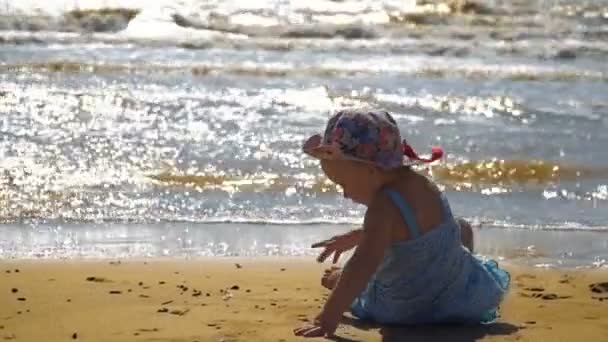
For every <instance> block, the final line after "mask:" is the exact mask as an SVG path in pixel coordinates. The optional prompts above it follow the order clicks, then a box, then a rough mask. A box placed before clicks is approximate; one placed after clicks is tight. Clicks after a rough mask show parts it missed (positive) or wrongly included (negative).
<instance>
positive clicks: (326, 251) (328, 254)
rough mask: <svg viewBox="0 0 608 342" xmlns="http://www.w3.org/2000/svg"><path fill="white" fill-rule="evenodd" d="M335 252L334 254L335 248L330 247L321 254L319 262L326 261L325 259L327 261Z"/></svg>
mask: <svg viewBox="0 0 608 342" xmlns="http://www.w3.org/2000/svg"><path fill="white" fill-rule="evenodd" d="M333 252H334V249H333V248H330V247H327V248H325V249H324V250H323V252H321V254H319V256H318V257H317V261H318V262H323V261H325V259H327V257H329V256H330V255H331V254H332V253H333Z"/></svg>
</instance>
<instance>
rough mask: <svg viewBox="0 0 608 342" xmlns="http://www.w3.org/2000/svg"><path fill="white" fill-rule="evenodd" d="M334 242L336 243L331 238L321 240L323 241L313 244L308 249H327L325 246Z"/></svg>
mask: <svg viewBox="0 0 608 342" xmlns="http://www.w3.org/2000/svg"><path fill="white" fill-rule="evenodd" d="M334 242H336V240H334V239H333V238H331V239H329V240H323V241H320V242H316V243H313V244H312V245H311V246H310V247H311V248H319V247H327V246H329V245H331V244H332V243H334Z"/></svg>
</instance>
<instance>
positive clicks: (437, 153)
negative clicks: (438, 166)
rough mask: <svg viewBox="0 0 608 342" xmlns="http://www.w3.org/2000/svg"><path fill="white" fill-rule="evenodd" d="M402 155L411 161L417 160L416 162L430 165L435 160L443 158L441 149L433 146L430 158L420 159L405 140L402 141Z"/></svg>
mask: <svg viewBox="0 0 608 342" xmlns="http://www.w3.org/2000/svg"><path fill="white" fill-rule="evenodd" d="M403 154H404V155H405V156H406V157H408V158H410V159H412V160H418V161H421V162H424V163H432V162H434V161H436V160H439V159H441V157H443V149H442V148H441V147H439V146H433V147H432V148H431V157H430V158H420V157H419V156H418V153H416V151H414V149H413V148H412V146H410V145H409V144H408V143H407V142H406V141H405V140H403Z"/></svg>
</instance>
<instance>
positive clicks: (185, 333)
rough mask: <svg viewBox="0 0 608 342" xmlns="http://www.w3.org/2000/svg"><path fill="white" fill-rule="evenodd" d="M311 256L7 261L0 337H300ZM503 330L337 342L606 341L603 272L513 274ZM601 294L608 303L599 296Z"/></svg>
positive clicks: (353, 334) (310, 303) (313, 298)
mask: <svg viewBox="0 0 608 342" xmlns="http://www.w3.org/2000/svg"><path fill="white" fill-rule="evenodd" d="M313 260H314V259H312V258H311V259H287V258H276V259H270V258H255V259H244V258H239V259H219V258H215V259H200V260H196V261H194V260H191V261H186V260H160V259H154V260H147V261H143V260H130V261H122V262H108V261H6V260H5V261H0V341H7V340H15V341H71V340H78V341H176V342H177V341H184V342H185V341H189V342H192V341H200V342H203V341H298V340H303V339H301V338H296V337H294V336H293V335H292V332H291V331H292V329H293V328H294V327H296V326H297V325H299V324H302V323H303V321H305V320H306V319H309V318H311V317H314V315H315V314H316V313H317V312H318V311H319V308H320V306H321V304H322V302H323V300H324V296H325V295H326V294H327V292H326V291H324V290H322V289H321V288H320V286H319V277H320V275H321V272H322V270H323V268H324V266H326V265H319V264H316V263H315V262H314V261H313ZM508 268H509V270H510V271H511V272H512V277H513V280H512V290H511V293H510V294H509V296H508V297H507V299H506V301H505V303H504V305H503V307H502V309H501V313H502V317H501V319H500V322H498V323H496V324H491V325H488V326H483V327H448V326H445V327H419V328H380V327H374V326H361V325H360V324H357V322H356V321H353V320H348V319H345V322H344V324H342V325H341V327H340V329H339V330H338V332H337V335H338V336H339V337H337V338H334V340H338V341H381V340H382V341H608V284H606V286H596V287H594V288H593V289H595V292H594V291H592V288H590V286H589V285H590V284H596V283H601V282H607V281H608V272H606V271H605V270H604V271H601V270H595V271H589V270H587V271H572V270H570V271H565V270H540V269H531V268H525V267H517V266H509V267H508ZM603 298H605V300H602V299H603Z"/></svg>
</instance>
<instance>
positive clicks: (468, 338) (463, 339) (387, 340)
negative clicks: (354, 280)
mask: <svg viewBox="0 0 608 342" xmlns="http://www.w3.org/2000/svg"><path fill="white" fill-rule="evenodd" d="M342 323H344V324H349V325H352V326H354V327H356V328H358V329H361V330H370V329H374V330H378V331H379V332H380V335H381V336H382V341H383V342H402V341H408V342H417V341H420V342H440V341H441V342H443V341H450V342H475V341H478V340H481V339H483V338H484V337H487V336H500V335H511V334H514V333H516V332H517V331H518V330H519V329H521V327H519V326H516V325H513V324H511V323H506V322H496V323H492V324H483V325H448V324H445V325H426V326H411V327H406V326H378V325H374V324H371V323H366V322H361V321H359V320H357V319H354V318H351V317H344V319H343V320H342ZM331 340H333V341H337V342H350V341H356V340H353V339H349V338H345V337H339V336H335V337H334V338H332V339H331Z"/></svg>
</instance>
